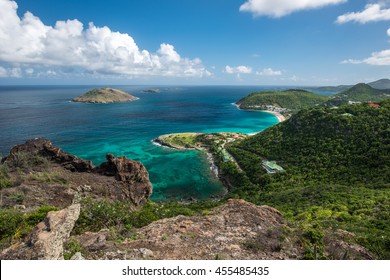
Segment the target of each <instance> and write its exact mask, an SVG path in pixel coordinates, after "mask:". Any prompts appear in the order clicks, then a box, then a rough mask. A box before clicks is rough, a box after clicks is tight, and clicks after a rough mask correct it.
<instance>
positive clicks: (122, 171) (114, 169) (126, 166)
mask: <svg viewBox="0 0 390 280" xmlns="http://www.w3.org/2000/svg"><path fill="white" fill-rule="evenodd" d="M106 159H107V161H106V162H104V163H102V164H101V165H100V166H99V167H98V168H97V172H98V173H99V174H103V175H105V176H114V177H115V179H116V180H118V181H120V182H122V188H121V191H122V195H123V196H124V199H126V198H130V199H131V200H132V201H133V202H134V203H135V204H136V205H140V204H143V203H145V202H146V201H147V200H148V198H149V197H150V195H151V194H152V184H151V183H150V181H149V173H148V171H147V170H146V168H145V166H143V165H142V164H141V163H139V162H137V161H134V160H129V159H127V158H126V157H114V156H113V155H111V154H107V156H106Z"/></svg>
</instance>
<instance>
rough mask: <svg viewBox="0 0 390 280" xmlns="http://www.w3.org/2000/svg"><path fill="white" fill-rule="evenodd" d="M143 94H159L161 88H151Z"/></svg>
mask: <svg viewBox="0 0 390 280" xmlns="http://www.w3.org/2000/svg"><path fill="white" fill-rule="evenodd" d="M143 92H150V93H159V92H160V89H159V88H150V89H144V90H143Z"/></svg>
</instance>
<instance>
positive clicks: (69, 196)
mask: <svg viewBox="0 0 390 280" xmlns="http://www.w3.org/2000/svg"><path fill="white" fill-rule="evenodd" d="M21 154H23V155H24V156H23V157H25V155H28V157H29V158H30V159H31V160H30V161H36V157H35V156H40V157H42V158H45V159H47V160H49V161H50V162H53V163H55V164H56V165H57V166H51V167H48V168H46V169H45V170H43V171H45V172H46V173H47V172H49V173H52V172H53V171H54V170H55V173H56V174H57V173H61V176H62V177H64V179H65V181H68V184H69V183H73V182H74V183H75V184H77V185H76V186H74V187H73V188H71V189H69V188H64V187H63V186H62V187H61V186H58V184H56V185H55V186H53V185H50V184H47V185H46V186H45V189H46V190H44V189H43V188H42V187H41V186H36V185H35V183H33V184H30V183H24V182H21V184H20V185H19V187H17V188H12V189H9V190H6V191H5V196H4V201H3V205H5V206H12V205H10V204H11V203H12V202H11V201H10V199H8V197H12V195H13V193H16V192H19V193H21V192H22V193H24V194H25V197H26V195H32V194H33V195H32V196H31V199H30V200H34V201H36V202H37V203H39V201H38V200H40V199H41V200H42V199H45V200H46V201H50V202H51V203H52V204H51V205H55V206H58V207H66V206H68V205H69V203H70V202H72V201H74V199H78V198H80V195H81V196H82V195H84V194H85V190H84V189H83V188H81V187H82V186H85V185H86V186H88V192H89V193H95V194H96V195H97V196H102V195H104V196H106V197H107V196H109V197H111V198H112V199H115V200H118V199H119V200H132V201H133V202H134V204H135V205H142V204H143V203H145V202H146V201H148V199H149V197H150V195H151V194H152V184H151V182H150V180H149V173H148V171H147V170H146V168H145V167H144V166H143V165H142V164H141V163H139V162H137V161H133V160H129V159H127V158H126V157H114V156H113V155H111V154H107V156H106V158H107V162H105V163H103V164H101V165H100V166H99V167H95V166H94V165H93V164H92V162H91V161H89V160H84V159H81V158H78V157H76V156H74V155H72V154H69V153H67V152H64V151H63V150H61V149H60V148H58V147H56V146H54V145H53V144H52V143H51V142H50V141H49V140H47V139H33V140H29V141H27V142H26V143H25V144H21V145H17V146H15V147H13V148H12V149H11V151H10V153H9V155H8V156H7V157H6V158H4V159H3V162H4V163H6V164H8V165H10V166H14V165H15V166H16V165H18V164H20V163H18V161H20V157H21ZM29 164H30V165H32V166H33V168H32V169H34V162H32V163H29ZM58 165H59V166H58ZM64 169H65V171H68V173H67V172H65V171H64ZM33 171H34V170H33ZM38 171H39V172H40V171H42V170H38ZM69 171H70V172H69ZM27 173H31V170H28V172H27ZM70 173H77V176H74V175H72V174H70ZM29 175H31V174H29ZM27 177H28V176H27ZM48 190H49V191H48ZM54 193H55V195H51V197H48V195H49V196H50V194H54ZM7 194H9V195H7ZM57 198H61V201H60V202H59V203H54V202H55V201H56V200H59V199H57ZM26 199H28V197H26ZM67 203H68V204H67ZM30 204H31V203H30ZM30 206H34V205H30Z"/></svg>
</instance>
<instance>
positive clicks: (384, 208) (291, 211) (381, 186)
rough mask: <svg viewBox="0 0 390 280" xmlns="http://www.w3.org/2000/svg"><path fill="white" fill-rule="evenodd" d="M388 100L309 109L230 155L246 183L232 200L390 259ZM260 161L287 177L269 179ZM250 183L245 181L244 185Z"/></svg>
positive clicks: (238, 145)
mask: <svg viewBox="0 0 390 280" xmlns="http://www.w3.org/2000/svg"><path fill="white" fill-rule="evenodd" d="M389 119H390V100H389V99H387V100H385V101H382V102H381V103H380V107H379V108H372V107H370V106H368V105H367V104H360V105H353V106H352V105H351V106H343V107H340V108H337V109H330V108H310V109H305V110H302V111H300V112H298V113H297V114H295V115H293V116H292V117H291V118H290V119H289V120H288V121H286V122H283V123H280V124H278V125H276V126H274V127H271V128H269V129H267V130H265V131H264V132H262V133H259V134H257V135H255V136H253V137H249V138H247V139H246V140H243V141H241V142H236V143H234V144H231V145H230V146H228V147H227V149H228V151H229V152H230V153H231V154H232V155H233V156H234V157H235V159H236V160H237V162H238V163H239V165H240V167H241V168H242V169H243V170H244V171H245V174H246V176H247V177H248V179H249V181H250V182H249V183H248V182H247V183H245V184H240V183H239V182H238V183H237V186H236V188H235V189H234V190H233V191H232V195H238V196H239V197H241V198H245V199H247V200H249V201H251V202H254V203H256V204H263V203H265V204H267V205H271V206H273V207H276V208H277V209H279V210H281V211H282V213H284V215H285V216H287V217H289V219H290V221H291V222H292V223H295V224H297V225H300V226H302V227H303V228H306V229H309V228H310V229H311V230H313V232H312V233H313V234H314V233H315V234H317V237H318V239H317V241H316V242H317V243H316V244H317V246H322V245H321V244H322V243H321V242H323V238H322V237H321V236H323V234H324V232H327V231H334V230H339V229H342V230H347V231H349V232H352V233H353V235H354V236H355V237H356V240H357V241H358V242H359V243H360V244H362V245H364V246H367V247H368V248H369V249H370V250H371V251H372V252H374V253H375V254H376V255H377V256H378V257H379V258H387V259H388V258H390V246H389V245H390V214H389V213H390V211H389V210H390V179H389V178H390V142H389V139H390V133H389V131H390V125H389ZM263 160H273V161H276V163H277V164H279V165H280V166H282V167H283V168H284V170H285V172H280V173H276V174H267V173H266V171H265V169H264V168H263V167H262V165H261V162H262V161H263ZM241 181H245V180H241Z"/></svg>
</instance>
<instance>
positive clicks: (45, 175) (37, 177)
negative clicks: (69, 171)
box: [28, 172, 68, 185]
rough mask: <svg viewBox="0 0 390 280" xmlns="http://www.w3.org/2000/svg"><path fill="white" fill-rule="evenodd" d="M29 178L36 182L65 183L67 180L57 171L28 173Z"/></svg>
mask: <svg viewBox="0 0 390 280" xmlns="http://www.w3.org/2000/svg"><path fill="white" fill-rule="evenodd" d="M28 179H29V180H32V181H36V182H38V183H47V184H61V185H66V184H67V183H68V181H67V180H66V179H65V178H64V177H62V176H61V174H59V173H57V172H37V173H34V174H31V175H29V177H28Z"/></svg>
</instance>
